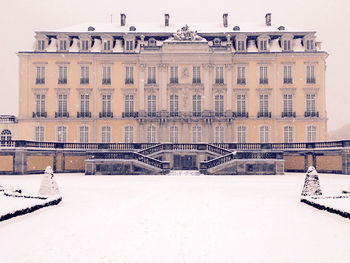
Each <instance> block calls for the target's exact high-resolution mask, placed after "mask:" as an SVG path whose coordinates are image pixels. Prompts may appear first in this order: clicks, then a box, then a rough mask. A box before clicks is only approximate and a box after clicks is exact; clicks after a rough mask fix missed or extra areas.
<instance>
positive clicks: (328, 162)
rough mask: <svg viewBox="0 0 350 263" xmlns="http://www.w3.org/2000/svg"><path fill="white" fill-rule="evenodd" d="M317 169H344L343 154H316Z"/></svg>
mask: <svg viewBox="0 0 350 263" xmlns="http://www.w3.org/2000/svg"><path fill="white" fill-rule="evenodd" d="M316 169H317V170H321V171H322V170H326V171H330V170H334V171H342V169H343V161H342V156H329V155H328V156H327V155H325V156H316Z"/></svg>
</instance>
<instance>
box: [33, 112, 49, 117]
mask: <svg viewBox="0 0 350 263" xmlns="http://www.w3.org/2000/svg"><path fill="white" fill-rule="evenodd" d="M46 117H47V112H33V118H46Z"/></svg>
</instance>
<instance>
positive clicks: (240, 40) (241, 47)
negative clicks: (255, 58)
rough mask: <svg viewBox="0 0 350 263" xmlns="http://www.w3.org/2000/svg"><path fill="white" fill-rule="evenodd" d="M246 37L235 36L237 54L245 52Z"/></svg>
mask: <svg viewBox="0 0 350 263" xmlns="http://www.w3.org/2000/svg"><path fill="white" fill-rule="evenodd" d="M246 41H247V36H246V35H237V37H236V51H237V52H246V49H247V46H246Z"/></svg>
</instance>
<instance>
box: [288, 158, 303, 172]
mask: <svg viewBox="0 0 350 263" xmlns="http://www.w3.org/2000/svg"><path fill="white" fill-rule="evenodd" d="M284 169H285V170H304V169H305V157H304V156H288V155H285V156H284Z"/></svg>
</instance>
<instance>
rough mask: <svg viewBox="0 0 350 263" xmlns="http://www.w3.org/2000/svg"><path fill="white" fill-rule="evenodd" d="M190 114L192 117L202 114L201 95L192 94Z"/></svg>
mask: <svg viewBox="0 0 350 263" xmlns="http://www.w3.org/2000/svg"><path fill="white" fill-rule="evenodd" d="M192 114H193V116H194V117H200V116H201V114H202V96H201V95H193V96H192Z"/></svg>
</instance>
